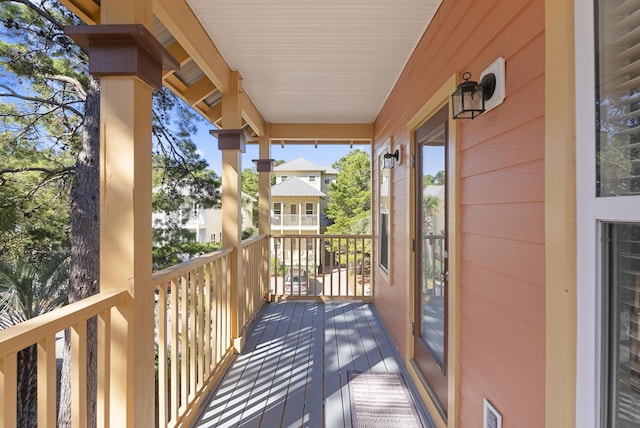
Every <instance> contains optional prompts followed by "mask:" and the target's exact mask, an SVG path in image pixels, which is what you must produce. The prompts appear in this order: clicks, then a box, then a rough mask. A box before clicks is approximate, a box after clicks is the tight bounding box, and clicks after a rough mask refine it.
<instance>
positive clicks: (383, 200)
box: [377, 139, 391, 274]
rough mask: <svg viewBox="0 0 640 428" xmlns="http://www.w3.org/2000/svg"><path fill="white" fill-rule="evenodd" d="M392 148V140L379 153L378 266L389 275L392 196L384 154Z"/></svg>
mask: <svg viewBox="0 0 640 428" xmlns="http://www.w3.org/2000/svg"><path fill="white" fill-rule="evenodd" d="M390 147H391V140H390V139H389V141H387V144H384V145H383V146H382V147H381V148H380V150H379V152H378V153H377V158H378V199H379V201H378V212H379V216H378V243H379V251H378V254H379V255H380V256H379V260H378V265H379V266H380V268H381V269H382V270H383V271H384V272H386V273H387V274H388V273H389V254H390V248H391V242H390V236H389V235H390V231H389V226H390V222H391V219H390V215H391V195H390V179H389V170H388V169H384V168H383V167H382V166H383V165H384V159H383V156H384V154H385V153H386V152H387V151H389V149H390Z"/></svg>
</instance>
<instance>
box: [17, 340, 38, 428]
mask: <svg viewBox="0 0 640 428" xmlns="http://www.w3.org/2000/svg"><path fill="white" fill-rule="evenodd" d="M17 381H18V385H17V387H18V388H17V389H18V397H17V399H18V409H17V419H18V420H17V426H18V427H36V426H38V351H37V349H36V345H31V346H30V347H28V348H25V349H23V350H22V351H20V352H18V379H17Z"/></svg>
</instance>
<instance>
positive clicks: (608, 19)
mask: <svg viewBox="0 0 640 428" xmlns="http://www.w3.org/2000/svg"><path fill="white" fill-rule="evenodd" d="M594 6H595V7H594ZM591 14H595V15H591ZM578 16H579V17H581V18H580V19H578V20H576V26H577V30H576V34H577V36H576V53H577V54H576V87H577V88H585V90H584V91H583V90H577V91H576V98H577V101H576V156H577V162H576V169H577V181H576V187H577V203H578V205H577V207H578V229H577V234H578V236H577V239H578V241H577V256H578V269H577V283H578V301H577V310H578V331H579V333H578V336H577V337H578V348H577V358H578V362H577V369H578V372H577V385H576V403H577V412H576V417H577V421H576V426H580V427H587V428H593V427H600V428H604V427H607V428H618V427H631V426H637V425H638V422H640V347H639V343H638V339H640V334H639V330H638V326H639V322H640V319H639V318H638V316H639V312H638V311H639V308H640V210H639V209H638V207H639V206H640V82H639V81H638V80H639V79H638V76H640V54H639V53H638V51H640V34H638V31H637V28H640V13H639V12H638V7H637V5H636V4H635V3H633V2H629V1H612V0H594V1H593V2H590V1H586V0H585V1H582V2H576V17H578ZM587 17H589V18H593V19H588V18H587ZM594 34H595V43H594V44H590V43H588V40H593V38H592V35H594ZM582 36H584V37H582ZM585 70H586V72H585ZM590 70H593V71H590ZM594 80H595V85H594V84H593V83H594ZM594 106H595V108H594ZM594 130H595V132H594ZM595 308H599V309H598V310H596V309H595ZM594 376H595V379H597V382H594V381H593V379H594ZM594 402H595V403H601V404H600V405H599V406H595V407H594V406H593V403H594Z"/></svg>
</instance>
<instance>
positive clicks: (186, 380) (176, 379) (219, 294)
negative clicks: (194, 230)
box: [153, 248, 233, 427]
mask: <svg viewBox="0 0 640 428" xmlns="http://www.w3.org/2000/svg"><path fill="white" fill-rule="evenodd" d="M232 250H233V249H232V248H226V249H223V250H220V251H217V252H214V253H212V254H208V255H204V256H202V257H199V258H197V259H194V260H191V261H188V262H185V263H182V264H179V265H177V266H172V267H170V268H167V269H164V270H162V271H159V272H156V273H154V275H153V285H154V287H156V295H157V298H156V300H157V302H156V346H157V353H158V359H157V360H158V381H157V382H158V387H157V388H158V389H157V390H158V422H159V426H160V427H170V426H179V425H183V424H184V423H185V422H186V421H188V420H190V419H191V418H192V417H193V416H194V414H193V413H194V409H195V408H196V406H197V405H199V403H201V402H202V400H203V399H204V398H205V397H206V394H207V393H208V391H209V388H210V386H211V384H212V383H214V382H213V381H214V380H215V378H216V377H219V376H220V375H221V374H222V372H223V371H224V368H225V367H226V365H227V364H228V362H229V361H230V356H231V355H232V351H233V349H232V346H231V343H232V337H231V323H232V319H231V305H232V302H231V294H230V292H229V285H230V275H229V269H228V267H229V266H230V259H231V253H232Z"/></svg>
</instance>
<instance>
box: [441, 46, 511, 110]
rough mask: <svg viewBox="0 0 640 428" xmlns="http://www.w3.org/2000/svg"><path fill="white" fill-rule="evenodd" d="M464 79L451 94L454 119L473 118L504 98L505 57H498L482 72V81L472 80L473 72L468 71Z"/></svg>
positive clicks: (463, 75) (463, 76)
mask: <svg viewBox="0 0 640 428" xmlns="http://www.w3.org/2000/svg"><path fill="white" fill-rule="evenodd" d="M462 79H463V82H462V83H460V84H459V85H458V88H457V89H456V91H455V92H454V93H453V94H451V110H452V115H453V118H454V119H473V118H475V117H477V116H479V115H480V114H482V113H484V112H485V111H487V110H490V109H492V108H493V107H495V106H497V105H498V104H500V103H502V101H503V100H504V59H503V58H498V59H497V60H496V61H495V62H494V63H493V64H491V65H490V66H489V67H488V68H487V69H486V70H485V71H483V72H482V74H481V78H480V83H478V82H476V81H473V80H470V79H471V73H469V72H468V71H467V72H465V73H463V74H462ZM489 100H491V101H490V102H489Z"/></svg>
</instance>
